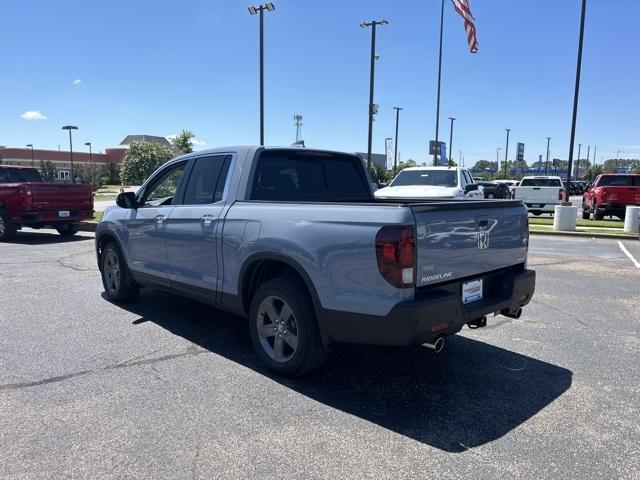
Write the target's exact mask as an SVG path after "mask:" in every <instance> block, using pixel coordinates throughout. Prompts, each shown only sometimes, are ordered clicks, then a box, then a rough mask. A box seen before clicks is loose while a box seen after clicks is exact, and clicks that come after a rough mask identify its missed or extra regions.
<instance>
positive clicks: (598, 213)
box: [593, 203, 604, 220]
mask: <svg viewBox="0 0 640 480" xmlns="http://www.w3.org/2000/svg"><path fill="white" fill-rule="evenodd" d="M593 219H594V220H604V212H603V211H602V210H598V204H597V203H594V204H593Z"/></svg>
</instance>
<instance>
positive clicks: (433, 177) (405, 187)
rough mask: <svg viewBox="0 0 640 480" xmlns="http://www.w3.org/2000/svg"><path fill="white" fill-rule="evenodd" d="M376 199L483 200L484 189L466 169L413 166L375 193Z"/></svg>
mask: <svg viewBox="0 0 640 480" xmlns="http://www.w3.org/2000/svg"><path fill="white" fill-rule="evenodd" d="M375 196H376V198H405V199H424V198H440V199H452V200H453V199H455V200H460V199H465V198H466V199H481V198H484V193H483V192H482V189H481V188H479V186H478V184H477V183H475V182H474V181H473V178H471V173H470V172H469V170H467V169H466V168H459V167H410V168H405V169H404V170H402V171H400V173H398V175H396V177H395V178H394V179H393V180H392V181H391V184H389V186H388V187H385V188H381V189H380V190H377V191H376V192H375Z"/></svg>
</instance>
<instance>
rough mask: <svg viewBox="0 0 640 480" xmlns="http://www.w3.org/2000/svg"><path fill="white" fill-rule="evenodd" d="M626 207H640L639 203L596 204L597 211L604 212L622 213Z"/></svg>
mask: <svg viewBox="0 0 640 480" xmlns="http://www.w3.org/2000/svg"><path fill="white" fill-rule="evenodd" d="M627 207H640V203H606V202H604V203H600V204H598V210H604V211H606V212H620V213H624V212H625V211H626V210H627Z"/></svg>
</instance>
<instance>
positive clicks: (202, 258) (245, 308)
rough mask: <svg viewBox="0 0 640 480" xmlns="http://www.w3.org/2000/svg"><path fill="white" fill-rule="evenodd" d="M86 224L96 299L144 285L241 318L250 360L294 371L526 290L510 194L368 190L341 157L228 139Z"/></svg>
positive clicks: (120, 297) (352, 160) (466, 318)
mask: <svg viewBox="0 0 640 480" xmlns="http://www.w3.org/2000/svg"><path fill="white" fill-rule="evenodd" d="M116 203H117V206H114V207H110V208H108V209H107V210H106V211H105V213H104V216H103V217H102V221H101V222H100V223H99V224H98V227H97V230H96V236H95V238H96V250H97V257H98V265H99V267H100V272H101V274H102V281H103V283H104V288H105V291H106V295H107V296H108V298H109V299H111V300H113V301H115V302H124V301H127V300H132V299H133V298H134V297H135V296H136V294H137V293H138V290H139V289H140V288H141V287H153V288H159V289H162V290H166V291H170V292H173V293H176V294H178V295H183V296H185V297H190V298H192V299H195V300H198V301H201V302H205V303H208V304H211V305H213V306H215V307H217V308H219V309H222V310H226V311H229V312H232V313H234V314H238V315H241V316H244V317H249V320H250V321H249V328H250V330H251V338H252V341H253V345H254V346H255V349H256V351H257V352H258V355H259V356H260V358H261V359H262V361H263V362H264V363H265V364H267V365H268V366H269V367H270V368H271V369H273V370H274V371H276V372H278V373H281V374H285V375H292V376H297V375H302V374H305V373H307V372H310V371H312V370H314V369H316V368H317V367H318V366H320V364H321V363H322V362H323V360H324V359H325V358H326V355H327V351H328V347H329V346H330V344H331V343H332V342H352V343H367V344H376V345H407V346H408V345H421V344H423V345H425V346H427V347H429V348H431V349H433V350H435V351H440V350H441V349H442V346H443V344H444V338H445V337H447V336H449V335H453V334H455V333H456V332H458V331H460V329H461V328H462V327H463V326H464V325H465V324H466V325H468V326H469V327H471V328H477V327H482V326H484V325H486V321H487V320H486V317H485V315H487V314H491V313H499V314H502V315H507V316H510V317H514V318H518V317H519V316H520V314H521V311H522V310H521V309H522V307H523V306H524V305H526V304H527V303H529V301H530V300H531V297H532V295H533V292H534V288H535V272H534V271H532V270H528V269H527V250H528V240H529V234H528V221H527V211H526V209H525V207H524V206H523V205H522V203H521V202H520V201H512V200H495V201H494V200H488V201H487V200H456V201H438V200H421V201H403V200H376V199H375V198H374V197H373V195H372V192H371V189H370V183H369V181H368V177H367V174H366V170H365V168H364V166H363V164H362V161H361V160H360V159H359V158H358V157H356V156H355V155H351V154H346V153H338V152H330V151H321V150H311V149H304V148H264V147H232V148H220V149H214V150H207V151H203V152H196V153H191V154H188V155H185V156H181V157H178V158H176V159H174V160H171V161H169V162H167V163H166V164H164V165H162V166H161V167H160V168H159V169H158V170H157V171H156V172H155V173H154V174H153V175H152V176H151V177H150V178H149V179H148V180H147V181H146V182H145V183H144V185H142V187H141V188H140V189H139V190H138V192H137V193H136V194H133V193H131V192H125V193H121V194H120V195H119V196H118V198H117V202H116Z"/></svg>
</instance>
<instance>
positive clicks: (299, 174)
mask: <svg viewBox="0 0 640 480" xmlns="http://www.w3.org/2000/svg"><path fill="white" fill-rule="evenodd" d="M251 199H252V200H276V201H317V202H330V201H345V202H346V201H354V202H355V201H370V200H372V196H371V190H370V187H369V184H368V182H367V180H366V178H365V173H364V168H363V165H362V160H360V159H359V158H358V157H356V156H353V157H352V156H350V155H344V154H340V153H329V152H327V153H325V152H313V151H305V150H300V151H293V150H267V151H265V152H263V153H262V154H261V155H260V158H259V159H258V164H257V167H256V172H255V176H254V179H253V186H252V188H251Z"/></svg>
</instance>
